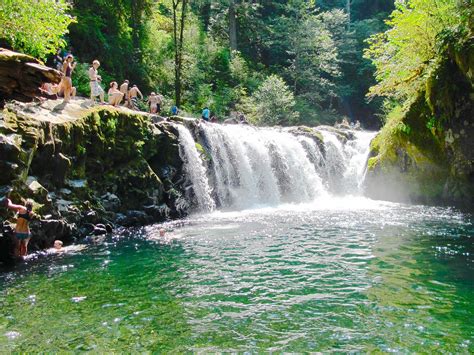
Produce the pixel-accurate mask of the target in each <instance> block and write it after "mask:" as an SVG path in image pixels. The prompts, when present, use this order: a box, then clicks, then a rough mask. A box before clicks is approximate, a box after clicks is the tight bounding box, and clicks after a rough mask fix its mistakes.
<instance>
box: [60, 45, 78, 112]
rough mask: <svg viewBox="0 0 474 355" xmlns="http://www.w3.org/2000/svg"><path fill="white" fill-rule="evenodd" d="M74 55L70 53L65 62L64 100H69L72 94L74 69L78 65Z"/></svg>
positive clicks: (62, 85)
mask: <svg viewBox="0 0 474 355" xmlns="http://www.w3.org/2000/svg"><path fill="white" fill-rule="evenodd" d="M73 60H74V57H73V56H72V54H68V56H67V57H66V59H65V60H64V63H63V68H62V69H63V74H64V76H63V78H62V80H61V89H62V90H63V91H64V102H66V103H67V102H69V100H70V99H71V94H72V79H71V75H72V71H73V70H74V68H75V67H76V63H73Z"/></svg>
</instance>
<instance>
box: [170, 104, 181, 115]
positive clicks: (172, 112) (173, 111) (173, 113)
mask: <svg viewBox="0 0 474 355" xmlns="http://www.w3.org/2000/svg"><path fill="white" fill-rule="evenodd" d="M178 113H179V108H178V106H176V105H173V107H171V114H172V115H173V116H177V115H178Z"/></svg>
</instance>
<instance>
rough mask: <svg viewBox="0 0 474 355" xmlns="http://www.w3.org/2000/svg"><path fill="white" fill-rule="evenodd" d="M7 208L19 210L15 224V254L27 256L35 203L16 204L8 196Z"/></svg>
mask: <svg viewBox="0 0 474 355" xmlns="http://www.w3.org/2000/svg"><path fill="white" fill-rule="evenodd" d="M6 206H7V208H9V209H11V210H14V211H16V212H18V216H17V220H16V226H15V256H26V255H27V254H28V242H29V241H30V238H31V234H30V226H29V224H30V220H31V219H32V218H33V216H34V213H33V212H32V210H33V203H32V202H31V201H27V202H26V204H25V206H23V205H15V204H13V203H12V201H11V200H10V199H9V198H7V200H6Z"/></svg>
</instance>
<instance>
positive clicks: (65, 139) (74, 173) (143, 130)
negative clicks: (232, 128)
mask: <svg viewBox="0 0 474 355" xmlns="http://www.w3.org/2000/svg"><path fill="white" fill-rule="evenodd" d="M177 137H178V133H177V131H176V128H174V126H173V124H170V123H168V122H159V123H157V124H156V123H153V122H152V120H151V119H150V117H148V115H141V114H138V113H136V112H133V111H129V110H126V109H113V108H107V107H95V108H89V107H88V101H87V100H73V101H72V103H71V107H70V106H69V105H68V106H66V107H65V108H62V109H58V102H54V101H47V102H45V103H43V104H21V103H12V104H8V105H7V106H6V108H5V109H4V110H3V111H2V112H1V115H0V169H1V171H2V173H1V174H0V191H1V190H2V189H3V190H5V191H6V190H7V188H8V187H12V188H13V192H12V193H11V196H10V197H11V199H12V201H13V202H15V203H20V202H21V200H20V198H30V199H32V200H33V201H34V211H35V212H36V213H37V214H38V215H39V216H40V220H41V221H40V222H35V223H34V224H32V234H33V238H32V241H31V243H32V244H31V245H32V248H33V249H34V248H45V247H51V244H49V243H52V242H53V241H54V239H62V240H63V241H65V242H68V241H71V240H72V238H74V237H76V236H79V235H81V234H84V233H90V228H88V227H87V226H84V224H88V223H90V224H93V225H97V224H100V223H102V224H104V225H107V224H110V223H111V222H114V223H117V224H120V223H122V224H124V225H140V224H144V223H151V222H156V221H162V220H164V219H166V218H170V217H176V216H178V215H180V214H182V213H183V212H184V213H185V212H186V211H183V210H182V208H180V210H179V212H178V209H177V208H176V206H175V202H176V199H177V198H178V197H179V196H181V195H182V193H181V192H180V191H181V190H182V189H184V187H183V186H182V183H183V179H182V165H183V162H182V161H181V158H180V156H179V146H178V138H177ZM2 197H3V196H2ZM130 211H133V212H130ZM124 216H125V217H124ZM0 218H1V219H2V220H9V221H10V222H11V223H14V221H15V218H14V215H13V213H12V212H11V211H7V210H6V209H4V208H2V207H0ZM7 240H9V237H8V238H5V239H4V241H3V242H2V240H1V239H0V244H1V245H0V247H2V245H5V246H6V247H7V248H8V246H7V244H8V243H7ZM1 259H2V257H1V256H0V261H1Z"/></svg>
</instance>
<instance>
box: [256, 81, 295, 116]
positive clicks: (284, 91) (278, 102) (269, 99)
mask: <svg viewBox="0 0 474 355" xmlns="http://www.w3.org/2000/svg"><path fill="white" fill-rule="evenodd" d="M249 100H250V104H251V105H250V107H251V111H250V112H247V113H248V116H249V119H250V120H251V121H252V122H254V123H255V124H258V125H276V124H277V125H285V124H293V123H295V122H297V120H298V117H299V114H298V112H296V111H295V98H294V95H293V93H292V92H291V91H290V89H289V87H288V85H286V83H285V82H284V81H283V79H281V78H280V77H278V76H276V75H270V76H269V77H268V78H267V79H265V81H264V82H263V83H262V85H260V87H259V88H258V89H257V91H255V93H254V94H253V95H252V97H250V99H249Z"/></svg>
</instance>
